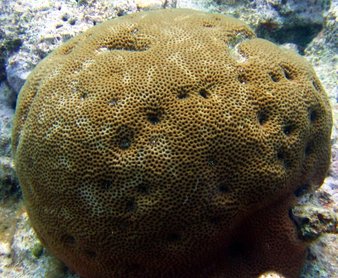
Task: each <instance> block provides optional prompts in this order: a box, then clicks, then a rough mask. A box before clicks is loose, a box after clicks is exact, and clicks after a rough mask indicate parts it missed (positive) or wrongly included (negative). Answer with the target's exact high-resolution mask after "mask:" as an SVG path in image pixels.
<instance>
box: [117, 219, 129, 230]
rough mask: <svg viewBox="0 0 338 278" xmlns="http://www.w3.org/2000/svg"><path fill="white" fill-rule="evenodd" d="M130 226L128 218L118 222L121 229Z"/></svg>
mask: <svg viewBox="0 0 338 278" xmlns="http://www.w3.org/2000/svg"><path fill="white" fill-rule="evenodd" d="M128 227H129V222H128V221H127V220H124V221H121V222H119V223H118V224H117V228H118V229H119V230H121V231H125V230H127V229H128Z"/></svg>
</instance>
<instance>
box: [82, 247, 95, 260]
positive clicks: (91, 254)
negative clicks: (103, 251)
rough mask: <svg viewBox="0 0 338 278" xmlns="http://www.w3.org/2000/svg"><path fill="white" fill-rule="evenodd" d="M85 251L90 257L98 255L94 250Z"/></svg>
mask: <svg viewBox="0 0 338 278" xmlns="http://www.w3.org/2000/svg"><path fill="white" fill-rule="evenodd" d="M84 253H85V255H86V256H87V257H89V258H90V259H94V258H95V257H96V252H94V251H92V250H88V249H86V250H84Z"/></svg>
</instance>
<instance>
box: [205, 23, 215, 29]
mask: <svg viewBox="0 0 338 278" xmlns="http://www.w3.org/2000/svg"><path fill="white" fill-rule="evenodd" d="M203 27H206V28H212V27H215V25H214V24H213V23H210V22H203Z"/></svg>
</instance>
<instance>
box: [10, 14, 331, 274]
mask: <svg viewBox="0 0 338 278" xmlns="http://www.w3.org/2000/svg"><path fill="white" fill-rule="evenodd" d="M331 125H332V120H331V111H330V107H329V103H328V99H327V96H326V94H325V92H324V90H323V88H322V86H321V85H320V82H319V81H318V78H317V77H316V75H315V73H314V71H313V69H312V68H311V66H310V65H309V64H308V63H307V62H306V61H305V59H303V58H302V57H300V56H298V55H296V54H294V53H292V52H291V51H288V50H285V49H281V48H279V47H278V46H276V45H274V44H273V43H271V42H268V41H266V40H263V39H258V38H256V37H255V35H254V33H253V32H252V30H251V29H250V28H249V27H248V26H247V25H245V24H244V23H242V22H241V21H239V20H237V19H234V18H231V17H227V16H223V15H220V14H207V13H204V12H199V11H193V10H184V9H182V10H180V9H174V10H159V11H151V12H140V13H136V14H132V15H128V16H124V17H121V18H118V19H114V20H110V21H107V22H105V23H103V24H100V25H98V26H95V27H94V28H91V29H89V30H88V31H87V32H85V33H83V34H81V35H79V36H77V37H75V38H73V39H71V40H69V41H68V42H67V43H65V44H63V45H62V46H61V47H59V48H57V49H56V50H55V51H54V52H52V53H51V54H50V55H49V56H48V57H47V58H46V59H44V60H43V61H42V62H41V63H40V64H39V65H38V66H37V67H36V69H35V70H34V71H33V72H32V74H31V75H30V76H29V78H28V80H27V82H26V84H25V85H24V87H23V89H22V91H21V93H20V96H19V100H18V104H17V112H16V118H15V122H14V129H13V149H14V155H15V163H16V170H17V174H18V176H19V180H20V184H21V186H22V190H23V194H24V198H25V202H26V206H27V211H28V213H29V216H30V219H31V223H32V226H33V227H34V229H35V231H36V232H37V234H38V236H39V238H40V240H41V242H42V243H43V245H44V246H45V247H46V248H47V249H48V250H50V251H51V252H52V253H53V254H55V256H57V257H58V258H60V259H61V260H62V261H64V262H65V263H66V264H67V266H69V267H70V268H71V269H72V270H74V271H75V272H76V273H78V274H80V275H81V276H82V277H95V278H97V277H123V278H125V277H231V278H233V277H256V276H257V275H258V274H260V273H264V272H265V271H268V270H273V271H276V272H280V273H282V274H283V275H285V276H286V277H297V276H298V274H299V271H300V268H301V265H302V261H303V258H304V256H305V248H306V245H305V243H303V242H302V241H301V240H300V239H298V238H297V233H296V231H295V226H294V224H293V222H292V221H291V219H290V218H289V215H288V212H289V209H290V208H291V206H292V204H293V201H294V198H296V197H295V195H294V192H295V191H297V190H298V189H299V188H302V186H304V184H306V185H308V188H312V189H315V188H317V187H318V186H319V185H320V184H321V183H322V182H323V179H324V177H325V174H326V171H327V169H328V165H329V161H330V131H331Z"/></svg>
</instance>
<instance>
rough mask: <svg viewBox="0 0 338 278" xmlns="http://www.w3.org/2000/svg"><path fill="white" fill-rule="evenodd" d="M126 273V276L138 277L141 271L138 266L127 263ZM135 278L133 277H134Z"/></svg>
mask: <svg viewBox="0 0 338 278" xmlns="http://www.w3.org/2000/svg"><path fill="white" fill-rule="evenodd" d="M125 269H126V272H127V273H128V274H135V275H136V276H139V275H140V273H139V271H140V270H141V269H142V268H141V266H140V265H139V264H136V263H128V264H126V265H125ZM134 277H135V276H134Z"/></svg>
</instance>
